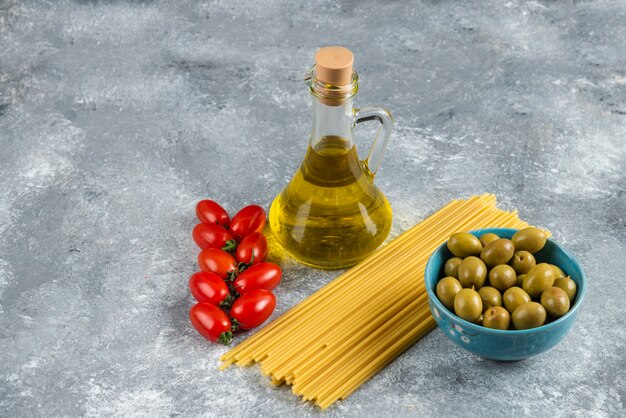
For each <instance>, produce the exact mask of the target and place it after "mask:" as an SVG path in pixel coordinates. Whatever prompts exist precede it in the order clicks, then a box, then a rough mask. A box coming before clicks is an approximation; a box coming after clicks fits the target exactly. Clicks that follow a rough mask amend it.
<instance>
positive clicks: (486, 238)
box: [479, 232, 500, 248]
mask: <svg viewBox="0 0 626 418" xmlns="http://www.w3.org/2000/svg"><path fill="white" fill-rule="evenodd" d="M498 238H500V237H499V236H497V235H496V234H493V233H491V232H487V233H486V234H482V235H481V236H480V239H479V241H480V243H481V244H482V245H483V248H485V247H486V246H487V244H489V243H490V242H491V241H495V240H497V239H498Z"/></svg>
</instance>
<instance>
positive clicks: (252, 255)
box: [235, 232, 267, 264]
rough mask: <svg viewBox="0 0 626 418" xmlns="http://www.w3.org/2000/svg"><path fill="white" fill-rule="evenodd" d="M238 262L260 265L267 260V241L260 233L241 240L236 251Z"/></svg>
mask: <svg viewBox="0 0 626 418" xmlns="http://www.w3.org/2000/svg"><path fill="white" fill-rule="evenodd" d="M235 258H236V259H237V262H239V263H244V264H250V263H252V264H259V263H262V262H263V261H265V259H266V258H267V239H265V236H264V235H263V234H262V233H260V232H254V233H252V234H250V235H248V236H247V237H245V238H244V239H242V240H241V242H240V243H239V245H238V246H237V250H236V251H235Z"/></svg>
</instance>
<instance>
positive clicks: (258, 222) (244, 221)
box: [230, 205, 265, 241]
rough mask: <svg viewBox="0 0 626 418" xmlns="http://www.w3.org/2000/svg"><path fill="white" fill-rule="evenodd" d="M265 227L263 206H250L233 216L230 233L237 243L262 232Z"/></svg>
mask: <svg viewBox="0 0 626 418" xmlns="http://www.w3.org/2000/svg"><path fill="white" fill-rule="evenodd" d="M264 227H265V211H264V210H263V208H262V207H261V206H258V205H250V206H246V207H245V208H243V209H241V210H240V211H239V212H237V213H236V214H235V216H233V220H232V221H231V223H230V232H231V234H232V236H233V238H235V239H236V240H237V241H241V240H242V239H244V238H245V237H247V236H248V235H250V234H252V233H254V232H261V231H263V228H264Z"/></svg>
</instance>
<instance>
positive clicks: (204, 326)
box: [189, 302, 233, 345]
mask: <svg viewBox="0 0 626 418" xmlns="http://www.w3.org/2000/svg"><path fill="white" fill-rule="evenodd" d="M189 319H190V320H191V323H192V324H193V326H194V327H195V328H196V330H197V331H198V332H199V333H200V335H202V336H203V337H204V338H206V339H209V340H211V341H213V342H216V341H219V342H220V343H222V344H224V345H228V344H230V342H231V341H232V340H233V334H232V333H231V332H230V330H231V328H232V324H231V322H230V319H228V316H226V314H225V313H224V312H223V311H222V310H221V309H220V308H218V307H217V306H214V305H211V304H210V303H208V302H200V303H196V304H195V305H193V307H192V308H191V310H190V311H189Z"/></svg>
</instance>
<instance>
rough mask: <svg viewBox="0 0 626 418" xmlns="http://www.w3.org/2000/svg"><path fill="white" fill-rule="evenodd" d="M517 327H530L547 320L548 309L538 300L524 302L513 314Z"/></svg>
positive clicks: (537, 325) (539, 324)
mask: <svg viewBox="0 0 626 418" xmlns="http://www.w3.org/2000/svg"><path fill="white" fill-rule="evenodd" d="M511 319H512V320H513V326H514V327H515V329H530V328H537V327H540V326H542V325H543V324H544V323H545V322H546V310H545V309H544V308H543V306H541V304H540V303H537V302H527V303H522V304H521V305H520V306H518V307H517V308H516V309H515V310H514V311H513V314H511Z"/></svg>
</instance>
